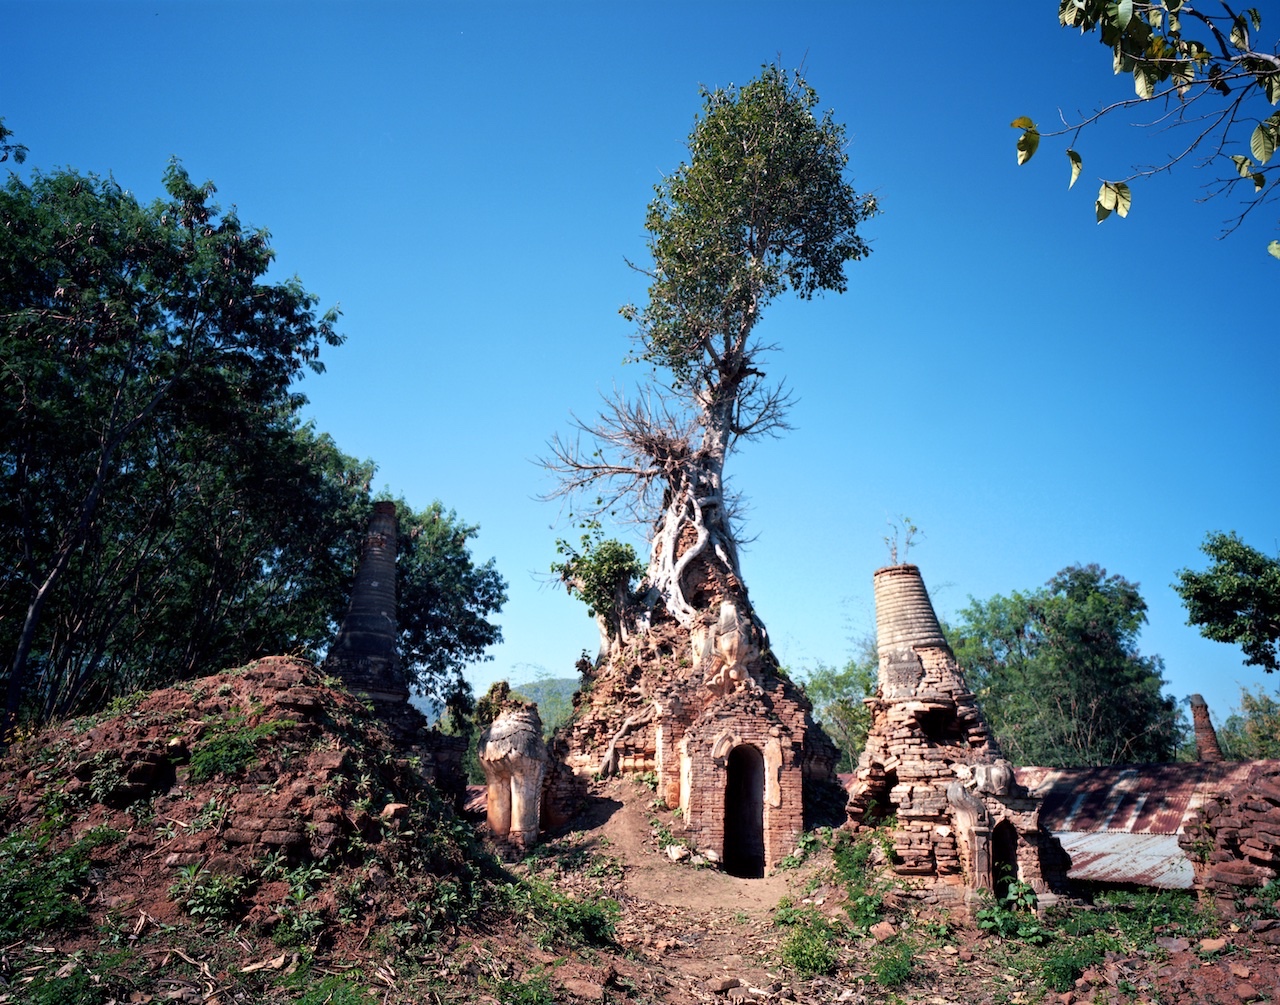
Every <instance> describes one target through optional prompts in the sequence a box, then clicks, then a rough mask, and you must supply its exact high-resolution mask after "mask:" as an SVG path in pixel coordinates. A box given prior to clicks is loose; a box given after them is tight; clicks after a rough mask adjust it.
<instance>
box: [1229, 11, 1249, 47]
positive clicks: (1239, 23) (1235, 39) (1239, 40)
mask: <svg viewBox="0 0 1280 1005" xmlns="http://www.w3.org/2000/svg"><path fill="white" fill-rule="evenodd" d="M1231 44H1232V45H1234V46H1235V47H1236V48H1237V49H1239V50H1240V51H1241V52H1246V51H1248V48H1249V25H1248V24H1247V23H1246V22H1245V19H1244V16H1243V15H1237V16H1236V19H1235V21H1234V22H1233V23H1232V25H1231Z"/></svg>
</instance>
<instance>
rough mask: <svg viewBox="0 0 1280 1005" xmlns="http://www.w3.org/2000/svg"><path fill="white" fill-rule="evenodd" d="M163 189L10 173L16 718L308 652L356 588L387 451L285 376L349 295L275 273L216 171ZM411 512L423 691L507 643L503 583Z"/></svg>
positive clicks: (430, 515) (410, 647) (4, 633)
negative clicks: (321, 417) (323, 295)
mask: <svg viewBox="0 0 1280 1005" xmlns="http://www.w3.org/2000/svg"><path fill="white" fill-rule="evenodd" d="M0 138H2V137H0ZM165 189H166V192H167V196H166V198H164V199H161V200H158V201H156V202H154V203H152V204H150V205H144V204H142V203H140V202H139V201H138V200H137V199H136V198H135V197H134V196H133V195H132V194H130V193H129V192H127V191H125V190H124V189H122V188H121V187H120V186H119V185H118V184H117V183H116V182H115V181H113V180H110V179H101V178H98V177H95V176H86V175H81V174H78V173H76V172H74V171H71V170H62V171H56V172H52V173H48V174H42V173H38V172H37V173H34V174H33V175H32V177H31V178H30V180H29V181H24V180H23V179H21V178H19V177H17V176H14V175H11V176H10V177H9V179H8V181H7V183H6V184H5V185H4V187H3V189H0V372H3V374H4V379H3V381H0V387H3V392H2V393H0V652H3V653H4V672H5V676H6V679H7V680H6V683H7V690H8V700H7V705H6V712H5V720H6V722H12V721H13V720H14V718H15V717H16V716H18V715H19V714H22V715H25V716H27V717H30V718H34V719H36V720H43V719H46V718H49V717H51V716H57V715H63V714H67V713H69V712H72V711H76V710H84V709H88V708H95V707H99V706H101V705H102V704H103V703H104V702H105V701H107V700H109V699H110V698H111V697H112V696H113V695H118V694H123V693H128V692H130V691H132V690H135V689H137V688H140V687H153V686H157V685H160V684H163V683H168V682H172V681H174V680H177V679H182V678H187V677H193V676H199V675H203V674H208V673H211V672H214V671H216V670H219V669H221V668H223V667H226V666H230V665H236V664H239V663H244V662H246V661H247V660H249V659H251V658H253V657H255V656H260V655H264V654H269V653H281V652H299V653H303V654H311V655H314V654H316V653H317V651H318V650H320V649H321V648H322V647H323V646H324V645H325V643H326V642H327V640H328V639H329V638H330V637H331V634H332V631H333V629H334V626H335V623H336V620H337V619H338V618H339V617H340V616H341V614H342V612H343V610H344V608H345V605H346V603H347V599H348V591H349V588H350V582H351V577H352V575H353V572H354V566H355V559H356V555H357V553H358V552H357V549H358V547H359V543H360V540H361V538H362V535H363V528H364V524H365V521H366V520H367V517H368V513H369V510H370V506H371V500H370V495H369V482H370V480H371V478H372V477H373V472H374V467H373V465H372V464H371V463H370V462H361V461H357V460H355V459H354V458H351V457H349V456H347V455H345V454H343V453H342V452H341V451H340V450H339V449H338V448H337V446H336V445H335V444H334V443H333V441H332V440H331V439H330V438H329V437H328V436H326V435H323V434H320V433H317V432H316V431H315V430H314V429H313V428H311V427H310V426H307V425H303V424H302V423H301V422H300V421H299V418H298V410H299V408H300V407H301V405H302V404H303V398H302V397H301V396H300V395H298V394H296V393H295V392H293V391H292V390H291V387H292V384H293V382H294V380H295V379H296V378H297V377H298V376H299V375H300V374H301V373H302V372H303V371H304V369H305V368H311V369H313V370H316V371H319V370H320V369H322V367H321V365H320V362H319V359H318V355H319V352H320V349H321V347H322V346H323V345H326V344H327V345H334V344H337V343H338V342H339V341H340V337H339V336H338V334H337V333H336V331H335V328H334V325H335V322H336V312H334V311H329V312H326V313H318V312H317V310H316V302H317V301H316V298H315V297H314V296H312V295H311V294H309V293H307V292H306V291H305V290H304V289H303V288H302V286H301V284H300V283H299V282H298V281H297V280H296V279H292V280H288V281H285V282H282V283H268V282H265V281H264V278H263V277H264V275H265V273H266V271H267V269H268V267H269V265H270V263H271V260H272V258H273V252H272V250H271V248H270V246H269V245H268V243H267V234H266V233H265V231H261V230H253V229H249V228H246V227H244V226H243V225H242V224H241V223H240V221H239V219H238V218H237V216H236V214H235V213H234V212H233V211H232V212H223V211H222V210H221V209H220V208H219V207H218V206H217V205H215V204H214V203H213V202H212V201H211V200H212V196H213V192H214V189H213V186H212V184H210V183H205V184H203V185H196V184H195V183H193V182H192V181H191V179H190V178H189V176H188V175H187V173H186V172H185V171H184V170H183V169H182V168H181V167H180V166H179V165H177V164H173V165H171V166H170V168H169V170H168V172H167V173H166V176H165ZM401 526H402V535H403V538H404V541H403V543H402V549H401V551H402V555H401V560H400V561H401V568H402V570H403V573H402V583H401V595H402V600H403V606H404V611H405V618H404V624H403V628H404V636H403V642H404V645H405V655H406V662H407V663H409V664H410V665H411V666H413V667H415V668H416V670H417V682H418V683H419V684H420V685H427V686H428V687H429V686H431V685H434V684H436V683H439V682H441V681H444V680H445V678H449V677H451V676H452V677H453V678H456V677H457V668H458V666H459V665H460V663H461V662H462V661H465V660H468V659H472V658H475V657H476V656H477V655H479V653H480V652H481V650H482V649H483V648H484V646H486V645H488V644H489V643H490V642H492V641H495V640H496V638H497V637H498V633H497V629H496V628H495V627H494V626H492V625H490V624H488V622H487V621H486V620H485V619H486V616H487V615H489V614H491V613H492V612H494V611H496V610H497V609H498V607H499V606H500V605H501V603H502V601H503V600H504V599H505V598H504V596H503V592H502V590H503V584H502V580H501V579H500V577H498V575H497V573H496V572H494V571H493V568H492V563H490V564H489V565H486V566H482V567H479V568H477V567H473V566H472V564H471V562H470V559H469V556H468V554H467V549H466V542H467V540H468V538H470V537H471V536H472V535H473V534H474V532H475V528H473V527H468V526H467V525H465V524H463V523H461V522H459V521H458V520H457V518H456V517H455V516H454V515H453V514H452V513H446V512H444V511H443V510H442V508H441V507H440V506H439V505H438V504H437V505H435V506H433V507H430V508H429V509H428V510H426V511H425V512H423V513H414V512H413V511H412V510H407V508H405V507H403V506H402V517H401ZM446 683H447V681H446ZM3 732H4V725H3V724H0V734H2V733H3Z"/></svg>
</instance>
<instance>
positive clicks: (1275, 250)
mask: <svg viewBox="0 0 1280 1005" xmlns="http://www.w3.org/2000/svg"><path fill="white" fill-rule="evenodd" d="M1267 253H1268V254H1271V255H1275V257H1276V258H1280V241H1272V242H1271V243H1270V244H1268V245H1267Z"/></svg>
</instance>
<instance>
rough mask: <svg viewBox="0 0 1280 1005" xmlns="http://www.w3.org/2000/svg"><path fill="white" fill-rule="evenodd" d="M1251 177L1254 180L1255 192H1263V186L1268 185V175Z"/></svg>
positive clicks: (1253, 175)
mask: <svg viewBox="0 0 1280 1005" xmlns="http://www.w3.org/2000/svg"><path fill="white" fill-rule="evenodd" d="M1249 177H1250V178H1252V179H1253V190H1254V192H1261V191H1262V186H1263V185H1265V184H1266V183H1267V177H1266V175H1261V174H1251V175H1249Z"/></svg>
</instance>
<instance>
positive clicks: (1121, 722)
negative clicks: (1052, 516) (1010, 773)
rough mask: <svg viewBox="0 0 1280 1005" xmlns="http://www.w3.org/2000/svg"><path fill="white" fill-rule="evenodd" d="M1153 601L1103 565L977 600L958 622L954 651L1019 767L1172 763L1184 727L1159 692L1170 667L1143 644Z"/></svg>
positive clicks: (1173, 707)
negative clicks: (1033, 587) (1142, 650)
mask: <svg viewBox="0 0 1280 1005" xmlns="http://www.w3.org/2000/svg"><path fill="white" fill-rule="evenodd" d="M1146 610H1147V605H1146V603H1145V602H1144V601H1143V599H1142V597H1141V595H1140V594H1139V593H1138V588H1137V586H1136V585H1135V584H1133V583H1130V582H1129V581H1128V580H1125V579H1123V578H1121V577H1120V576H1108V575H1107V573H1106V570H1104V569H1101V568H1099V567H1098V566H1096V565H1086V566H1071V567H1069V568H1066V569H1063V570H1062V571H1061V572H1059V573H1058V574H1057V575H1056V576H1054V577H1053V578H1052V579H1051V580H1049V582H1048V584H1047V585H1046V586H1044V587H1042V588H1040V589H1038V590H1034V591H1032V592H1030V593H1018V592H1015V593H1012V594H1010V595H1009V596H1008V597H1005V596H999V595H997V596H995V597H992V598H991V599H990V600H987V601H977V600H973V599H972V598H970V604H969V606H968V607H966V608H965V609H964V610H962V611H961V612H960V614H959V617H958V620H957V622H956V623H955V624H954V625H953V626H951V628H950V634H951V638H952V641H953V648H954V649H955V652H956V658H957V659H958V661H959V662H960V665H961V666H962V667H963V669H964V671H965V674H966V677H967V679H968V682H969V686H970V687H971V688H972V689H973V691H974V693H975V694H976V695H977V697H978V702H979V704H980V705H981V707H982V711H983V714H984V715H985V716H986V718H987V722H988V724H989V725H990V726H991V728H992V730H993V731H994V732H995V734H996V738H997V739H998V741H999V743H1000V745H1001V747H1002V748H1003V749H1004V752H1005V755H1006V756H1007V757H1009V759H1010V760H1011V761H1013V763H1015V764H1019V765H1023V764H1044V765H1055V766H1061V767H1070V766H1074V765H1100V764H1120V763H1126V762H1160V761H1171V760H1172V759H1173V755H1174V751H1175V748H1176V746H1177V742H1178V740H1179V738H1180V734H1181V730H1182V720H1181V716H1180V712H1179V709H1178V706H1177V704H1176V703H1175V702H1174V700H1173V699H1172V698H1168V697H1165V696H1164V695H1162V694H1161V688H1162V687H1163V686H1164V678H1163V676H1162V671H1163V663H1162V662H1161V660H1160V658H1159V657H1158V656H1143V655H1141V654H1140V653H1139V652H1138V646H1137V641H1138V632H1139V630H1140V629H1141V627H1142V625H1143V624H1144V623H1145V622H1146Z"/></svg>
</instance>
